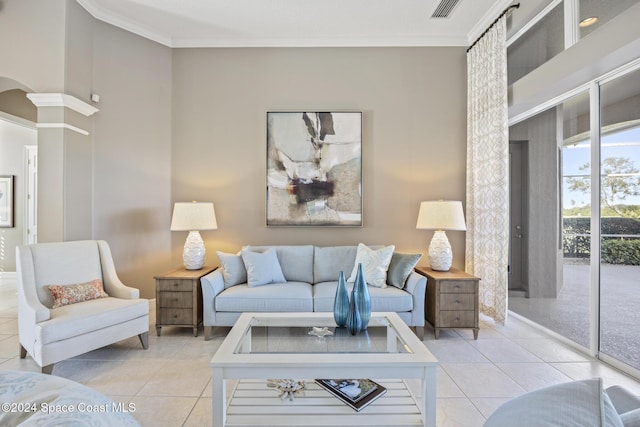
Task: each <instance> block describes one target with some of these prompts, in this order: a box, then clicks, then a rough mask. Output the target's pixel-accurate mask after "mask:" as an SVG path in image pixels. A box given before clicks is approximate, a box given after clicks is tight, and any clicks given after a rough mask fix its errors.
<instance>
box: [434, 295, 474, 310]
mask: <svg viewBox="0 0 640 427" xmlns="http://www.w3.org/2000/svg"><path fill="white" fill-rule="evenodd" d="M475 297H476V296H475V294H440V307H446V308H447V310H475V307H474V303H475V299H476V298H475Z"/></svg>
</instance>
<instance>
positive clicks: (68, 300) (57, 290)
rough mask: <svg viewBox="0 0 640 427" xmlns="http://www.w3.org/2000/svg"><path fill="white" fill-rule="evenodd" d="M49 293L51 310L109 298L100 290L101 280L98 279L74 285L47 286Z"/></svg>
mask: <svg viewBox="0 0 640 427" xmlns="http://www.w3.org/2000/svg"><path fill="white" fill-rule="evenodd" d="M49 292H51V295H52V296H53V305H52V306H51V308H58V307H62V306H64V305H69V304H75V303H77V302H83V301H89V300H92V299H98V298H106V297H108V296H109V295H107V293H106V292H105V291H104V289H103V288H102V280H100V279H95V280H92V281H90V282H86V283H78V284H76V285H49Z"/></svg>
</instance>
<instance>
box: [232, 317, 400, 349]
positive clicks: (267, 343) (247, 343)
mask: <svg viewBox="0 0 640 427" xmlns="http://www.w3.org/2000/svg"><path fill="white" fill-rule="evenodd" d="M234 353H235V354H288V353H297V354H317V353H333V354H340V353H383V354H392V353H412V351H411V349H410V348H409V346H408V345H407V344H406V343H405V342H404V341H403V340H402V338H401V336H400V334H399V333H398V332H397V331H396V329H395V328H394V326H393V325H392V323H391V322H390V321H389V319H387V317H385V316H383V315H376V314H374V315H372V317H371V320H370V321H369V325H368V327H367V329H366V330H365V331H361V332H359V333H358V334H357V335H351V334H350V333H349V331H348V330H347V328H339V327H337V326H336V324H335V322H334V320H333V318H331V317H314V316H309V317H304V318H290V317H289V318H274V317H260V316H259V315H256V316H255V317H253V318H252V319H251V322H250V323H249V326H248V327H247V328H246V329H245V330H244V334H243V336H242V338H241V339H240V340H239V342H238V345H237V346H236V348H235V350H234Z"/></svg>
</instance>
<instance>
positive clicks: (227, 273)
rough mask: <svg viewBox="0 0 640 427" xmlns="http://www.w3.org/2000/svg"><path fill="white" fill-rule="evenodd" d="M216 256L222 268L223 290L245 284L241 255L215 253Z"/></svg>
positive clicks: (245, 277)
mask: <svg viewBox="0 0 640 427" xmlns="http://www.w3.org/2000/svg"><path fill="white" fill-rule="evenodd" d="M216 255H218V259H219V260H220V265H221V266H222V278H223V280H224V287H225V288H229V287H231V286H235V285H239V284H240V283H247V269H246V268H245V266H244V261H243V260H242V255H241V254H240V253H239V252H238V253H237V254H227V253H224V252H220V251H216Z"/></svg>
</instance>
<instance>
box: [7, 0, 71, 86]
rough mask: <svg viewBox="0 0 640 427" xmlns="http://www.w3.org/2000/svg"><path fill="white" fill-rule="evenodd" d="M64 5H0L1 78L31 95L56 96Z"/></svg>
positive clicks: (30, 0)
mask: <svg viewBox="0 0 640 427" xmlns="http://www.w3.org/2000/svg"><path fill="white" fill-rule="evenodd" d="M68 1H69V0H46V1H42V0H3V1H2V9H1V10H0V21H1V22H2V24H1V25H0V58H2V61H0V76H1V77H6V78H9V79H13V80H16V81H18V82H21V83H22V84H23V85H25V86H26V87H28V88H30V89H32V90H33V91H34V92H60V90H61V88H62V86H63V84H64V71H65V66H64V61H65V13H66V3H67V2H68ZM74 3H75V1H74Z"/></svg>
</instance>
